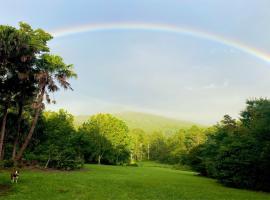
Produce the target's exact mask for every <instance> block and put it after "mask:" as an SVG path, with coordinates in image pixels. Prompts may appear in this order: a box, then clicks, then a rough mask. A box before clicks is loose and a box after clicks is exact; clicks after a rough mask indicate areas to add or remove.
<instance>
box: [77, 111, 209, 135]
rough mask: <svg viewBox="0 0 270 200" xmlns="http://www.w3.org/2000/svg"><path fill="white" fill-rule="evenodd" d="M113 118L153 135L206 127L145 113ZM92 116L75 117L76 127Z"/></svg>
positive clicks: (126, 114) (116, 114)
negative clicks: (158, 132) (192, 127)
mask: <svg viewBox="0 0 270 200" xmlns="http://www.w3.org/2000/svg"><path fill="white" fill-rule="evenodd" d="M110 114H112V115H113V116H115V117H117V118H119V119H121V120H123V121H124V122H125V123H126V124H127V125H128V127H129V129H130V130H132V129H135V128H140V129H142V130H144V131H145V132H146V133H152V132H154V131H161V132H164V133H165V134H172V133H174V132H176V131H178V130H179V129H187V128H190V127H191V126H194V125H196V126H199V127H204V126H203V125H201V124H198V123H195V122H191V121H186V120H179V119H174V118H170V117H165V116H161V115H155V114H150V113H143V112H133V111H126V112H120V113H110ZM91 116H92V115H78V116H75V117H74V124H75V126H77V127H78V126H80V125H81V124H82V123H83V122H85V121H87V120H88V119H89V118H90V117H91Z"/></svg>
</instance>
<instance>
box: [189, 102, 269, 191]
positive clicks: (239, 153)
mask: <svg viewBox="0 0 270 200" xmlns="http://www.w3.org/2000/svg"><path fill="white" fill-rule="evenodd" d="M187 161H188V163H189V164H190V165H191V166H192V167H193V169H194V170H196V171H198V172H200V173H201V174H202V175H205V176H209V177H213V178H216V179H218V180H219V181H220V182H221V183H223V184H225V185H227V186H232V187H238V188H247V189H254V190H263V191H270V170H269V169H270V100H268V99H255V100H248V101H247V106H246V108H245V110H244V111H242V112H241V113H240V118H239V119H238V120H235V119H232V118H231V117H230V116H228V115H226V116H224V119H223V120H222V121H221V122H220V123H218V124H217V125H216V126H214V132H212V133H211V134H209V135H208V137H207V139H206V142H205V143H203V144H201V145H198V146H197V147H195V148H193V149H192V150H191V152H190V153H189V155H188V159H187Z"/></svg>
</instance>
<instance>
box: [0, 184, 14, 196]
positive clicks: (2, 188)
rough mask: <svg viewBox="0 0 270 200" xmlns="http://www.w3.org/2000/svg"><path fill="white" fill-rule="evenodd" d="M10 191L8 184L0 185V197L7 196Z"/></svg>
mask: <svg viewBox="0 0 270 200" xmlns="http://www.w3.org/2000/svg"><path fill="white" fill-rule="evenodd" d="M11 189H12V188H11V185H10V184H0V197H1V196H6V195H8V194H9V192H11Z"/></svg>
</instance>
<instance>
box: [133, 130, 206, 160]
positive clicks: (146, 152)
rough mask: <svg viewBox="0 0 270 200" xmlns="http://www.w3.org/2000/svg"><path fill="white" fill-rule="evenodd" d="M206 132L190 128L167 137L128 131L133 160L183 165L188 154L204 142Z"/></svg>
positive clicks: (154, 133)
mask: <svg viewBox="0 0 270 200" xmlns="http://www.w3.org/2000/svg"><path fill="white" fill-rule="evenodd" d="M207 130H208V129H205V128H200V127H198V126H192V127H191V128H188V129H180V130H179V131H177V132H176V133H175V134H171V135H168V134H165V133H163V132H161V131H155V132H153V133H145V132H144V131H143V130H141V129H133V130H131V131H130V135H131V137H132V141H133V142H132V144H133V146H132V153H133V159H134V160H135V161H141V160H154V161H158V162H163V163H168V164H177V165H183V164H184V163H185V162H186V161H185V160H186V158H187V155H188V153H189V152H190V151H191V150H192V149H193V148H194V147H196V146H198V145H199V144H202V143H203V142H204V141H205V139H206V131H207Z"/></svg>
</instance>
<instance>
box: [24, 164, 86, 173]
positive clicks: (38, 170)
mask: <svg viewBox="0 0 270 200" xmlns="http://www.w3.org/2000/svg"><path fill="white" fill-rule="evenodd" d="M23 169H24V170H29V171H36V172H64V173H69V172H84V171H89V169H87V168H81V169H75V170H60V169H53V168H43V167H37V166H27V167H24V168H23Z"/></svg>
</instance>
